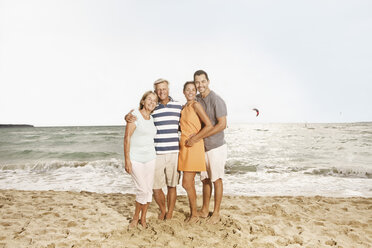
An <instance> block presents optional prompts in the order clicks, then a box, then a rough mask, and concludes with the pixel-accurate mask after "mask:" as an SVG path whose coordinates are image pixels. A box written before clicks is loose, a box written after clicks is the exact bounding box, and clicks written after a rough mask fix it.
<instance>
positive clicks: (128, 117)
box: [124, 109, 137, 123]
mask: <svg viewBox="0 0 372 248" xmlns="http://www.w3.org/2000/svg"><path fill="white" fill-rule="evenodd" d="M133 111H134V109H132V110H131V111H129V113H128V114H126V115H125V117H124V119H125V121H126V122H127V123H133V122H135V121H136V120H137V117H136V116H135V115H133V114H132V112H133Z"/></svg>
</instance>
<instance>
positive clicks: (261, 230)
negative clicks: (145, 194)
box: [0, 190, 372, 247]
mask: <svg viewBox="0 0 372 248" xmlns="http://www.w3.org/2000/svg"><path fill="white" fill-rule="evenodd" d="M133 203H134V195H130V194H97V193H90V192H80V193H79V192H63V191H59V192H58V191H17V190H0V215H1V222H0V247H372V198H359V197H357V198H330V197H320V196H315V197H243V196H225V197H224V199H223V202H222V220H221V222H220V223H219V224H216V225H210V224H208V223H207V222H206V221H205V220H204V219H202V220H200V221H199V223H196V224H186V223H185V222H184V220H185V218H186V217H187V213H188V201H187V198H186V197H185V196H178V199H177V204H176V210H175V214H174V218H173V219H172V220H168V221H160V220H157V206H156V204H155V202H154V201H153V202H152V203H151V205H150V209H149V213H148V226H149V227H148V228H147V229H143V228H142V227H138V228H134V229H130V230H128V223H129V221H130V218H131V216H132V213H133V210H134V204H133ZM200 204H201V197H200V196H199V197H198V205H199V206H200ZM212 204H213V202H212Z"/></svg>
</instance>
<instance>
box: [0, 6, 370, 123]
mask: <svg viewBox="0 0 372 248" xmlns="http://www.w3.org/2000/svg"><path fill="white" fill-rule="evenodd" d="M371 44H372V1H355V0H353V1H338V0H337V1H323V0H322V1H299V0H293V1H246V0H244V1H215V0H211V1H202V0H199V1H197V0H196V1H192V0H191V1H190V0H187V1H186V0H185V1H172V0H157V1H145V0H144V1H140V0H133V1H107V0H105V1H94V0H87V1H77V0H71V1H66V0H63V1H62V0H61V1H54V0H45V1H33V0H26V1H14V0H9V1H2V0H0V86H1V87H0V88H1V90H0V123H18V124H20V123H27V124H33V125H36V126H54V125H121V124H123V123H124V122H123V116H124V115H125V114H126V113H127V112H128V111H129V110H130V109H131V108H134V107H137V106H138V102H139V99H140V97H141V96H142V94H143V93H144V92H145V91H147V90H151V89H152V83H153V82H154V81H155V80H156V79H158V78H160V77H162V78H166V79H168V80H169V81H170V95H171V96H172V97H173V98H175V99H176V100H179V101H182V102H184V101H185V100H184V96H183V94H182V85H183V83H184V82H186V81H188V80H192V75H193V73H194V71H196V70H198V69H203V70H205V71H207V72H208V74H209V77H210V88H211V89H213V90H214V91H215V92H216V93H217V94H219V95H220V96H221V97H222V98H224V99H225V101H226V103H227V106H228V121H229V122H231V123H232V122H357V121H372V45H371ZM252 108H258V109H260V111H261V114H260V116H259V117H255V112H254V111H252Z"/></svg>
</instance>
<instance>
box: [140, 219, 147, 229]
mask: <svg viewBox="0 0 372 248" xmlns="http://www.w3.org/2000/svg"><path fill="white" fill-rule="evenodd" d="M141 225H142V226H143V228H147V224H146V220H141Z"/></svg>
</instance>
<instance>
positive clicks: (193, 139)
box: [186, 102, 213, 146]
mask: <svg viewBox="0 0 372 248" xmlns="http://www.w3.org/2000/svg"><path fill="white" fill-rule="evenodd" d="M193 107H194V110H195V112H196V114H197V115H198V117H199V119H200V120H201V121H202V123H203V124H204V127H203V128H202V129H201V130H200V131H199V132H198V133H197V134H196V135H194V136H192V137H191V138H189V139H188V140H187V141H186V146H193V145H194V144H195V143H197V142H199V141H200V140H201V139H203V138H205V137H207V134H208V133H209V132H210V131H211V130H212V129H213V125H212V123H211V120H210V119H209V117H208V115H207V113H205V111H204V108H203V107H202V106H201V105H200V103H198V102H196V103H194V104H193Z"/></svg>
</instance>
